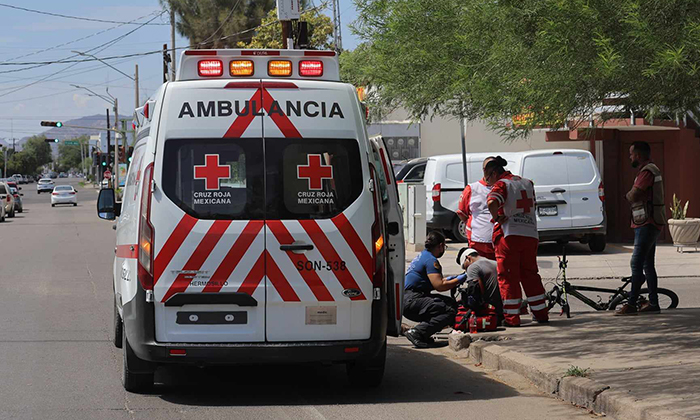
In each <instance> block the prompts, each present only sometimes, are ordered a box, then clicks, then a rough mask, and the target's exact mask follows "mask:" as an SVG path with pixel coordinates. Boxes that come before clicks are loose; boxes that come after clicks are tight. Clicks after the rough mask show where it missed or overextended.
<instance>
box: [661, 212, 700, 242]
mask: <svg viewBox="0 0 700 420" xmlns="http://www.w3.org/2000/svg"><path fill="white" fill-rule="evenodd" d="M668 230H669V232H671V238H673V244H674V245H676V246H696V245H697V243H698V238H699V237H700V219H696V218H691V219H683V220H679V219H669V220H668Z"/></svg>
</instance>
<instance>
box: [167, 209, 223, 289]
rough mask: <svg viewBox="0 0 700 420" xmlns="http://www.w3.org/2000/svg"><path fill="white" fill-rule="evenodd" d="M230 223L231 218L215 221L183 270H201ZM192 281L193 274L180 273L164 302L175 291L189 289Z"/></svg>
mask: <svg viewBox="0 0 700 420" xmlns="http://www.w3.org/2000/svg"><path fill="white" fill-rule="evenodd" d="M230 224H231V220H216V221H214V223H213V224H212V225H211V227H210V228H209V230H208V231H207V233H205V234H204V238H202V241H201V242H200V243H199V245H197V249H195V251H194V252H193V253H192V255H191V256H190V259H189V260H187V262H186V263H185V266H184V267H182V270H183V271H185V270H188V271H195V270H199V269H200V268H201V267H202V264H204V261H206V259H207V257H209V254H211V251H212V249H214V247H215V246H216V244H217V243H218V242H219V239H221V236H223V234H224V232H225V231H226V228H228V226H229V225H230ZM191 281H192V275H191V274H185V273H180V274H178V275H177V277H176V278H175V281H174V282H173V284H171V285H170V289H168V292H167V293H166V294H165V296H163V300H162V302H165V301H166V300H168V299H170V297H171V296H172V295H174V294H175V293H181V292H184V291H185V290H187V287H188V286H189V285H190V282H191Z"/></svg>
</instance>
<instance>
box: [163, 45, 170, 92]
mask: <svg viewBox="0 0 700 420" xmlns="http://www.w3.org/2000/svg"><path fill="white" fill-rule="evenodd" d="M169 62H170V58H169V57H168V44H163V83H165V82H167V81H168V63H169Z"/></svg>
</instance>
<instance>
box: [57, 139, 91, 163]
mask: <svg viewBox="0 0 700 420" xmlns="http://www.w3.org/2000/svg"><path fill="white" fill-rule="evenodd" d="M72 140H77V141H78V142H79V143H81V144H83V147H84V145H85V144H86V143H87V142H88V137H87V136H80V137H76V138H74V139H72ZM82 160H83V159H82V157H81V155H80V145H69V144H65V143H60V144H59V145H58V165H59V169H60V170H61V171H64V172H65V171H68V170H70V169H74V168H80V165H81V164H82Z"/></svg>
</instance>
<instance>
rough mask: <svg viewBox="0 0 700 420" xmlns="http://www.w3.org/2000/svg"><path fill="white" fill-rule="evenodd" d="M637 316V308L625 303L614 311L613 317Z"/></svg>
mask: <svg viewBox="0 0 700 420" xmlns="http://www.w3.org/2000/svg"><path fill="white" fill-rule="evenodd" d="M626 315H637V307H636V306H634V305H630V304H629V303H625V304H624V305H622V306H621V307H620V308H618V309H617V310H616V311H615V316H626Z"/></svg>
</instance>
